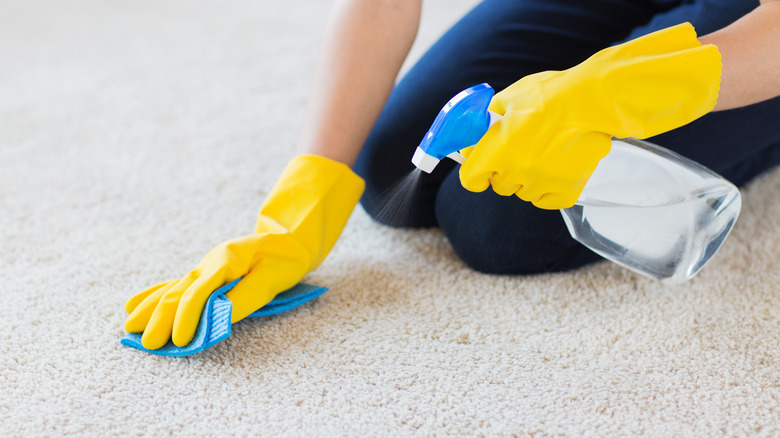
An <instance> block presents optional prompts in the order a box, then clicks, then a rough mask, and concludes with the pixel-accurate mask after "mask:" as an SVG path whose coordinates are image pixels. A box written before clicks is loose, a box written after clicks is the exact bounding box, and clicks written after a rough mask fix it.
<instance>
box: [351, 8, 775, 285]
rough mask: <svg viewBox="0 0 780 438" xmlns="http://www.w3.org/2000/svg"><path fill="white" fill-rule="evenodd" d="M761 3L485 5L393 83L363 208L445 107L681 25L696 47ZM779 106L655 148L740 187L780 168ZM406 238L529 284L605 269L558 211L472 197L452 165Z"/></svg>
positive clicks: (434, 180)
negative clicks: (592, 266) (475, 91)
mask: <svg viewBox="0 0 780 438" xmlns="http://www.w3.org/2000/svg"><path fill="white" fill-rule="evenodd" d="M756 6H758V0H714V1H713V0H707V1H705V0H701V1H699V0H690V1H683V0H589V1H583V0H485V1H483V2H482V3H480V4H479V5H477V6H476V7H475V8H474V9H473V10H472V11H471V12H469V13H468V14H467V15H466V16H465V17H463V18H462V19H461V20H460V21H459V22H458V23H457V24H455V25H454V26H453V27H452V28H451V29H450V30H449V31H448V32H447V33H446V34H445V35H444V36H442V38H441V39H440V40H439V41H438V42H437V43H436V44H434V45H433V46H432V47H431V48H430V49H429V51H428V52H427V53H426V54H425V55H424V56H423V57H422V58H421V59H420V60H419V61H418V63H417V64H416V65H415V66H414V67H413V68H412V69H411V70H410V71H409V72H408V74H406V75H405V76H404V78H403V79H402V80H401V81H400V82H399V83H398V85H397V86H396V88H395V90H394V91H393V93H392V94H391V96H390V99H389V101H388V102H387V105H386V107H385V108H384V110H383V112H382V113H381V115H380V117H379V120H378V121H377V123H376V125H375V126H374V129H373V131H372V132H371V134H370V136H369V138H368V140H367V142H366V144H365V146H364V148H363V150H362V152H361V155H360V156H359V158H358V161H357V163H356V164H355V171H356V172H357V173H358V174H359V175H361V176H362V177H363V178H365V180H366V192H365V195H364V196H363V199H362V200H361V203H362V205H363V207H364V208H365V209H366V211H367V212H368V213H369V214H370V215H371V216H372V217H374V218H375V219H377V220H379V221H380V222H382V221H384V222H387V220H386V219H385V218H386V217H387V216H386V215H380V214H379V212H380V211H381V210H382V207H383V205H382V204H383V193H386V191H387V189H388V188H389V187H391V186H393V184H395V183H397V182H398V181H399V180H401V179H402V178H403V177H404V176H406V175H407V174H409V172H410V171H411V170H412V169H413V165H412V164H411V163H410V159H411V157H412V154H413V152H414V149H415V148H416V147H417V145H418V144H419V142H420V140H421V139H422V137H423V135H424V134H425V132H426V131H427V130H428V128H429V127H430V125H431V123H432V122H433V119H434V118H435V117H436V114H437V113H438V112H439V110H440V109H441V107H442V106H443V105H444V104H445V103H446V102H447V101H448V100H449V99H450V98H451V97H452V96H454V95H455V94H456V93H458V92H459V91H461V90H463V89H465V88H468V87H470V86H472V85H475V84H479V83H482V82H487V83H489V84H490V85H491V86H492V87H493V88H495V89H496V91H500V90H501V89H503V88H505V87H507V86H509V85H510V84H512V83H513V82H515V81H517V80H518V79H520V78H521V77H523V76H525V75H528V74H531V73H535V72H539V71H543V70H563V69H567V68H569V67H572V66H574V65H576V64H578V63H580V62H582V61H583V60H585V59H586V58H587V57H588V56H590V55H591V54H593V53H595V52H596V51H598V50H600V49H603V48H604V47H607V46H610V45H613V44H615V43H619V42H621V41H626V40H629V39H632V38H635V37H638V36H641V35H644V34H647V33H650V32H653V31H656V30H659V29H663V28H666V27H669V26H673V25H675V24H679V23H682V22H686V21H688V22H691V23H692V24H693V25H694V26H695V27H696V30H697V32H698V34H699V35H704V34H707V33H710V32H713V31H715V30H717V29H720V28H722V27H724V26H726V25H728V24H729V23H731V22H733V21H735V20H736V19H738V18H739V17H741V16H742V15H744V14H746V13H748V12H750V11H751V10H752V9H754V8H755V7H756ZM778 120H780V98H776V99H772V100H769V101H766V102H762V103H759V104H755V105H751V106H748V107H744V108H739V109H733V110H728V111H720V112H714V113H710V114H708V115H706V116H704V117H702V118H700V119H698V120H696V121H694V122H693V123H690V124H688V125H686V126H683V127H681V128H678V129H676V130H673V131H670V132H668V133H665V134H663V135H660V136H657V137H654V138H651V139H649V140H650V141H652V142H654V143H656V144H659V145H662V146H664V147H667V148H669V149H672V150H674V151H677V152H678V153H680V154H681V155H684V156H686V157H688V158H691V159H693V160H694V161H697V162H699V163H702V164H704V165H705V166H707V167H709V168H711V169H713V170H714V171H716V172H718V173H720V174H721V175H723V176H724V177H726V178H728V179H729V180H731V181H732V182H734V183H735V184H737V185H741V184H744V183H746V182H747V181H748V180H750V179H751V178H753V177H754V176H756V175H758V174H759V173H761V172H763V171H765V170H767V169H769V168H771V167H773V166H775V165H777V164H779V163H780V123H778ZM412 203H413V204H414V208H413V209H411V210H410V212H403V216H402V217H400V218H399V217H393V218H392V224H391V225H395V226H402V227H440V228H441V229H442V230H443V232H444V233H445V234H446V236H447V238H448V239H449V241H450V243H451V244H452V247H453V249H454V250H455V252H456V253H457V254H458V256H459V257H460V258H461V259H462V260H463V261H464V262H465V263H466V264H467V265H468V266H470V267H471V268H473V269H475V270H478V271H482V272H488V273H496V274H531V273H541V272H551V271H562V270H568V269H573V268H577V267H580V266H583V265H585V264H588V263H592V262H594V261H597V260H600V257H599V256H598V255H596V254H595V253H593V252H591V251H590V250H588V249H587V248H585V247H584V246H582V245H581V244H579V243H578V242H576V241H575V240H574V239H572V238H571V236H570V235H569V233H568V232H567V230H566V226H565V225H564V223H563V219H562V217H561V215H560V213H559V212H558V211H548V210H541V209H537V208H536V207H534V206H533V205H532V204H530V203H527V202H524V201H522V200H520V199H519V198H517V197H516V196H508V197H503V196H499V195H496V194H495V193H494V192H493V191H492V190H491V189H488V190H486V191H485V192H482V193H471V192H469V191H467V190H465V189H464V188H463V187H462V186H461V185H460V181H459V178H458V172H457V169H455V166H454V163H452V161H451V160H442V162H441V163H440V164H439V165H438V167H437V168H436V170H435V171H434V172H433V173H432V174H431V175H427V174H424V175H423V176H422V180H421V181H420V183H419V185H418V186H417V190H416V191H415V192H414V194H413V200H412Z"/></svg>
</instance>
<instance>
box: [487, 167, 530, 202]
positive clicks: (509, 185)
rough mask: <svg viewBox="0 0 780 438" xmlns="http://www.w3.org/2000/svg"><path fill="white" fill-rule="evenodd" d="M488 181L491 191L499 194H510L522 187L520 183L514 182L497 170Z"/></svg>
mask: <svg viewBox="0 0 780 438" xmlns="http://www.w3.org/2000/svg"><path fill="white" fill-rule="evenodd" d="M489 181H490V186H491V187H493V191H494V192H496V193H498V194H499V195H501V196H512V195H514V194H515V193H516V192H517V191H518V190H520V188H521V187H523V185H522V184H519V183H515V182H514V181H513V179H512V178H510V177H508V176H506V175H505V174H501V173H498V172H495V173H493V175H492V176H491V177H490V178H489Z"/></svg>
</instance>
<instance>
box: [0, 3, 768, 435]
mask: <svg viewBox="0 0 780 438" xmlns="http://www.w3.org/2000/svg"><path fill="white" fill-rule="evenodd" d="M473 3H474V1H473V0H468V1H467V0H458V1H454V0H434V1H429V2H427V4H426V8H425V12H424V24H423V27H422V29H421V34H420V37H419V40H418V45H417V46H415V49H414V56H418V55H419V53H421V50H422V49H424V47H425V46H426V45H428V44H430V43H431V42H432V41H433V39H434V38H435V37H436V36H437V35H438V34H440V33H441V32H442V31H443V30H444V29H445V27H446V26H447V25H449V24H450V23H452V22H453V21H454V20H455V19H456V17H457V16H458V14H461V13H463V12H464V11H465V10H467V9H468V8H469V7H470V6H471V5H472V4H473ZM329 6H330V2H329V1H328V2H326V1H319V0H288V1H285V2H270V1H254V2H252V1H248V0H247V1H240V0H229V1H219V2H216V1H214V2H206V1H201V0H192V1H183V0H175V1H166V2H151V1H145V2H139V1H135V2H131V1H119V0H94V1H83V0H78V1H70V2H58V1H54V0H49V1H40V0H3V1H0V9H2V11H3V12H2V14H0V251H1V252H0V279H2V282H0V298H1V299H2V303H1V304H0V339H2V340H0V435H2V436H24V437H29V436H44V435H45V436H58V435H63V434H67V433H73V434H78V435H87V436H113V435H153V436H161V435H168V434H175V435H184V434H187V435H189V436H227V435H235V436H255V435H266V436H279V435H285V436H399V435H400V436H410V435H414V436H437V435H459V436H463V435H467V436H471V435H476V436H509V435H511V436H524V435H539V436H547V435H569V436H583V435H584V436H588V435H591V436H626V435H638V434H646V435H653V436H683V435H685V436H726V435H728V436H732V435H756V436H778V435H780V420H779V419H780V324H779V323H780V318H779V317H778V309H780V292H779V291H778V289H779V288H780V287H779V286H778V284H780V262H778V259H780V226H778V219H777V218H778V217H780V171H775V172H771V173H768V174H766V175H764V176H762V177H761V178H759V179H758V180H756V181H755V182H753V183H752V184H751V185H750V186H748V187H746V188H745V189H744V190H743V194H744V208H743V213H742V216H741V218H740V220H739V222H738V223H737V225H736V227H735V229H734V232H733V233H732V235H731V237H730V238H729V240H728V241H727V242H726V244H725V246H724V247H723V249H722V251H721V252H720V253H719V254H718V255H717V256H716V257H715V259H714V260H713V261H712V263H711V264H710V265H709V266H707V267H706V268H705V269H704V271H703V272H702V273H701V274H700V275H699V276H698V277H697V278H695V279H694V280H693V281H691V282H689V283H687V284H685V285H682V286H679V287H673V288H672V287H664V286H662V285H660V284H658V283H655V282H653V281H650V280H646V279H643V278H639V277H638V276H636V275H634V274H631V273H629V272H627V271H625V270H623V269H621V268H619V267H617V266H614V265H611V264H609V263H606V262H604V263H600V264H597V265H594V266H591V267H588V268H585V269H581V270H578V271H576V272H572V273H564V274H554V275H539V276H530V277H501V276H491V275H483V274H479V273H475V272H473V271H470V270H469V269H468V268H466V267H465V266H464V265H463V264H462V263H461V262H460V261H459V260H458V258H457V257H456V256H455V255H454V253H453V252H452V250H451V248H450V246H449V245H448V243H447V241H446V238H445V237H444V236H443V235H442V233H440V232H439V231H436V230H417V231H409V230H395V229H389V228H385V227H382V226H379V225H377V224H375V223H373V222H372V221H371V220H370V219H369V218H368V216H367V215H366V214H365V213H364V212H363V211H362V210H361V209H360V208H358V209H357V210H356V212H355V214H354V215H353V216H352V218H351V220H350V223H349V225H348V226H347V229H346V230H345V232H344V235H343V237H342V239H341V240H340V241H339V243H338V244H337V246H336V248H335V249H334V251H333V253H332V254H331V256H330V257H329V258H328V260H327V261H326V262H325V263H324V264H323V265H322V266H321V267H320V269H318V270H317V271H316V272H314V273H312V274H310V275H309V276H308V277H307V278H306V281H307V282H309V283H313V284H318V285H324V286H328V287H330V291H329V292H328V293H327V294H325V295H324V296H322V297H320V298H319V299H318V300H316V301H314V302H312V303H309V304H306V305H304V306H303V307H301V308H298V309H296V310H294V311H291V312H288V313H285V314H282V315H278V316H272V317H268V318H264V319H253V320H248V321H243V322H241V323H239V324H237V325H235V326H234V332H233V335H232V337H231V338H230V339H228V340H226V341H224V342H222V343H221V344H219V345H217V346H216V347H214V348H212V349H211V350H208V351H205V352H203V353H201V354H199V355H196V356H192V357H189V358H184V359H171V358H164V357H156V356H152V355H149V354H146V353H142V352H139V351H136V350H132V349H129V348H125V347H122V346H120V345H119V339H120V338H121V337H122V335H123V329H122V325H123V322H124V318H125V316H126V315H125V313H124V309H123V304H124V302H125V300H126V299H127V298H128V297H130V296H131V295H132V294H134V293H135V292H138V291H140V290H142V289H144V288H145V287H147V286H149V285H151V284H154V283H156V282H159V281H162V280H166V279H169V278H172V277H176V276H180V275H182V274H183V273H185V272H186V271H187V270H189V269H191V268H192V267H194V265H195V264H196V263H197V262H198V260H199V259H200V257H201V256H203V255H204V254H205V253H206V252H207V251H208V250H209V249H210V248H211V247H213V246H214V245H216V244H218V243H219V242H221V241H223V240H226V239H229V238H232V237H235V236H238V235H242V234H246V233H248V232H250V231H251V230H252V227H253V224H254V218H255V214H256V211H257V208H258V207H259V205H260V203H261V201H262V200H263V199H264V197H265V196H266V194H267V193H268V190H269V189H270V187H271V185H272V184H273V182H274V181H275V180H276V178H277V177H278V176H279V174H280V173H281V170H282V168H283V166H284V165H285V164H286V162H287V161H288V160H289V159H290V158H291V157H292V156H293V154H294V152H293V145H294V142H295V139H296V136H297V132H298V128H299V126H300V121H299V119H300V117H301V115H302V112H303V105H304V103H305V100H306V94H307V89H308V85H309V83H310V79H311V69H312V66H313V64H314V61H315V58H316V53H317V47H318V41H319V38H320V35H321V33H322V30H323V27H324V17H325V16H326V14H327V11H328V9H329Z"/></svg>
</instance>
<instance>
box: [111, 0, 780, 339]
mask: <svg viewBox="0 0 780 438" xmlns="http://www.w3.org/2000/svg"><path fill="white" fill-rule="evenodd" d="M420 11H421V0H340V1H338V2H337V3H336V5H335V7H334V10H333V14H332V17H331V20H330V22H329V25H328V28H327V31H326V38H325V40H324V43H323V47H322V50H321V55H320V57H321V58H320V60H319V64H318V68H317V70H316V72H315V79H314V86H313V89H312V92H311V95H310V97H309V101H308V107H307V111H306V117H305V118H304V120H303V123H302V131H301V135H300V140H299V143H298V152H299V155H298V156H296V157H295V158H294V159H293V160H292V161H291V162H290V164H289V165H288V166H287V168H286V169H285V171H284V172H283V174H282V176H281V177H280V179H279V180H278V182H277V183H276V185H275V186H274V188H273V189H272V191H271V192H270V194H269V196H268V198H267V199H266V201H265V203H264V204H263V205H262V207H261V209H260V213H259V215H258V221H257V225H256V229H255V232H254V233H253V234H250V235H247V236H242V237H239V238H236V239H232V240H229V241H227V242H224V243H222V244H220V245H218V246H217V247H215V248H214V249H213V250H211V251H210V252H209V253H208V254H207V255H206V256H205V257H204V258H203V259H202V261H201V262H200V263H199V264H198V265H197V266H196V268H195V269H193V270H192V271H190V272H189V273H188V274H186V275H185V276H184V277H182V278H180V279H177V280H173V281H170V282H165V283H162V284H159V285H156V286H154V287H151V288H149V289H147V290H145V291H143V292H141V293H139V294H137V295H135V296H133V297H132V298H130V299H129V300H128V302H127V304H126V310H127V311H128V313H129V314H130V315H129V317H128V318H127V320H126V323H125V329H126V330H127V331H129V332H135V333H141V332H143V336H142V342H143V345H144V346H145V347H146V348H149V349H157V348H160V347H162V346H163V345H165V344H166V343H167V342H168V341H169V340H172V341H173V343H174V344H176V345H177V346H185V345H187V344H188V343H189V342H190V340H191V339H192V337H193V335H194V333H195V329H196V326H197V324H198V320H199V318H200V314H201V311H202V308H203V305H204V303H205V302H206V300H207V298H208V297H209V295H210V294H211V293H212V292H213V291H214V290H215V289H217V288H219V287H221V286H222V285H224V284H226V283H228V282H230V281H232V280H234V279H237V278H241V277H243V278H242V280H241V281H240V282H239V283H238V285H237V286H235V288H233V289H232V290H231V291H230V292H229V293H228V294H227V297H228V298H229V299H230V300H231V301H232V303H233V315H232V321H233V322H236V321H238V320H241V319H243V318H244V317H246V316H247V315H248V314H250V313H251V312H253V311H254V310H256V309H258V308H260V307H262V306H263V305H265V304H266V303H268V302H269V301H271V300H272V299H273V298H274V296H275V295H276V294H278V293H280V292H282V291H284V290H286V289H288V288H290V287H292V286H294V285H295V284H296V283H298V282H299V281H300V280H301V279H302V278H303V277H304V276H305V275H306V274H307V273H308V272H310V271H311V270H313V269H314V268H316V267H317V266H318V265H319V264H320V263H322V261H323V260H324V258H325V256H326V255H327V253H328V251H330V249H331V248H332V247H333V245H334V244H335V242H336V240H337V239H338V236H339V235H340V233H341V231H342V229H343V227H344V226H345V224H346V222H347V219H348V218H349V216H350V214H351V212H352V210H353V208H354V207H355V206H356V204H357V203H358V202H359V200H360V199H361V196H362V204H363V206H364V208H365V209H366V211H367V212H368V214H369V215H372V216H374V217H375V218H378V219H379V220H381V217H379V216H378V211H379V209H380V208H381V206H378V202H377V201H378V200H379V201H381V194H382V193H383V192H384V191H385V190H386V189H387V188H388V187H390V186H391V185H392V184H394V183H395V182H396V181H398V180H399V179H400V178H402V177H403V176H404V175H406V174H407V173H408V172H409V171H410V170H412V164H411V163H410V158H411V156H412V153H413V151H414V149H415V147H416V146H417V144H418V143H419V141H420V140H421V139H422V137H423V135H424V134H425V132H426V131H427V129H428V127H429V126H430V124H431V122H432V121H433V119H434V118H435V116H436V115H437V113H438V111H439V110H440V109H441V107H442V105H443V104H444V103H446V102H447V101H448V100H449V99H450V98H451V97H452V96H454V95H455V94H456V93H458V92H459V91H461V90H463V89H465V88H468V87H469V86H472V85H475V84H479V83H488V84H490V85H491V86H492V87H493V88H495V89H496V90H497V91H500V92H499V93H498V94H497V95H496V96H495V97H494V99H493V101H492V102H491V110H494V111H497V112H499V113H500V114H502V115H503V116H504V117H503V118H502V119H501V121H499V122H498V123H497V124H496V125H495V126H493V127H492V128H491V129H490V130H489V131H488V133H487V134H486V135H485V137H483V139H482V140H481V141H480V142H479V143H478V144H477V145H476V147H474V148H473V149H470V151H471V154H470V155H469V156H467V158H466V161H465V162H464V164H463V165H462V167H456V166H455V165H454V164H450V163H444V161H443V162H442V163H441V164H440V165H439V166H438V167H437V168H436V170H435V171H434V172H433V173H432V174H430V175H424V176H423V177H422V180H421V181H420V185H419V187H418V190H417V191H416V192H415V194H414V198H415V199H414V202H415V204H416V206H417V208H416V209H415V210H414V213H413V214H409V215H407V216H406V217H403V218H402V220H401V221H400V222H399V223H397V224H396V225H400V226H404V227H440V228H441V229H442V230H443V232H444V233H445V235H446V236H447V238H448V239H449V241H450V242H451V244H452V247H453V249H454V250H455V252H456V253H457V254H458V256H459V257H460V258H461V259H462V260H463V261H464V262H465V263H466V264H467V265H468V266H470V267H472V268H473V269H476V270H478V271H483V272H490V273H496V274H513V275H516V274H530V273H541V272H553V271H564V270H569V269H574V268H577V267H580V266H583V265H586V264H588V263H592V262H594V261H596V260H598V259H599V256H597V255H596V254H594V253H592V252H591V251H589V250H588V249H586V248H584V247H583V246H582V245H580V244H578V243H577V242H576V241H574V240H573V239H572V238H571V237H570V236H569V234H568V233H567V232H566V229H565V226H564V224H563V222H562V220H561V217H560V215H559V214H558V213H557V212H555V211H553V210H554V209H556V208H563V207H568V206H570V205H572V204H573V202H574V201H575V200H576V199H577V196H578V195H579V192H580V191H581V190H582V186H583V185H584V183H585V181H587V178H588V176H589V175H590V173H591V172H592V171H593V168H594V167H595V165H596V163H598V160H599V159H600V158H602V157H603V156H604V155H605V154H606V153H607V152H608V151H609V143H610V142H609V139H610V138H611V137H613V136H615V137H628V136H632V137H637V138H650V140H651V141H652V142H654V143H657V144H660V145H662V146H664V147H667V148H669V149H672V150H674V151H676V152H678V153H680V154H681V155H683V156H686V157H688V158H690V159H693V160H694V161H697V162H699V163H702V164H704V165H705V166H707V167H709V168H711V169H713V170H714V171H716V172H718V173H720V174H721V175H723V176H724V177H726V178H727V179H729V180H731V181H732V182H734V183H736V184H738V185H741V184H745V183H746V182H747V181H748V180H750V179H751V178H753V177H754V176H756V175H758V174H759V173H761V172H763V171H765V170H767V169H769V168H772V167H773V166H776V165H777V164H778V163H780V124H778V123H777V120H778V116H780V98H778V96H780V51H778V50H777V47H780V0H764V1H762V2H759V1H758V0H719V1H704V0H594V1H589V2H582V1H580V0H484V1H482V2H481V3H479V4H477V5H476V7H475V8H474V9H473V10H471V11H470V12H469V13H467V14H466V15H465V16H464V17H463V18H462V19H461V20H460V21H459V22H458V23H456V24H455V25H454V26H453V27H452V28H451V29H450V30H449V31H448V32H447V33H446V34H444V35H443V36H442V37H441V38H440V39H439V40H438V42H436V43H435V44H434V45H433V46H432V47H431V48H430V49H429V50H428V51H427V53H426V54H425V55H424V56H423V57H422V58H421V59H420V60H419V61H418V62H417V63H416V65H414V67H413V68H412V69H411V70H410V71H409V72H408V73H407V74H406V75H405V76H404V77H403V79H402V80H401V81H400V82H399V83H398V84H397V85H395V79H396V76H397V75H398V72H399V70H400V68H401V65H402V63H403V62H404V60H405V58H406V56H407V55H408V52H409V50H410V48H411V45H412V43H413V41H414V39H415V36H416V32H417V28H418V26H419V21H420ZM684 23H689V24H684ZM502 90H503V91H502ZM446 161H449V160H446ZM351 168H354V171H353V170H352V169H351ZM488 187H492V190H486V189H488ZM518 197H519V198H520V199H522V201H521V200H520V199H518ZM524 201H528V202H524Z"/></svg>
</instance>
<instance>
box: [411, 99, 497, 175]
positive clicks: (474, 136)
mask: <svg viewBox="0 0 780 438" xmlns="http://www.w3.org/2000/svg"><path fill="white" fill-rule="evenodd" d="M493 94H494V91H493V88H492V87H491V86H490V85H488V84H479V85H475V86H473V87H471V88H467V89H465V90H463V91H461V92H460V93H458V94H456V95H455V97H453V98H452V99H450V101H449V102H447V104H446V105H444V107H443V108H442V109H441V111H439V114H438V115H437V116H436V119H435V120H434V121H433V124H432V125H431V128H430V129H429V130H428V132H427V133H426V134H425V137H424V138H423V140H422V142H421V143H420V145H419V146H418V147H417V150H416V151H415V153H414V157H412V163H414V165H415V166H417V167H418V168H419V169H421V170H423V171H425V172H428V173H430V172H431V171H432V170H433V169H434V168H435V167H436V165H437V164H438V163H439V160H441V159H442V158H444V157H446V156H449V155H451V154H453V153H456V152H458V151H460V150H461V149H464V148H467V147H469V146H472V145H474V144H476V143H477V142H478V141H479V139H480V138H482V136H483V135H485V133H486V132H487V130H488V128H490V125H491V115H490V113H489V112H488V105H490V101H491V99H493Z"/></svg>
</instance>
